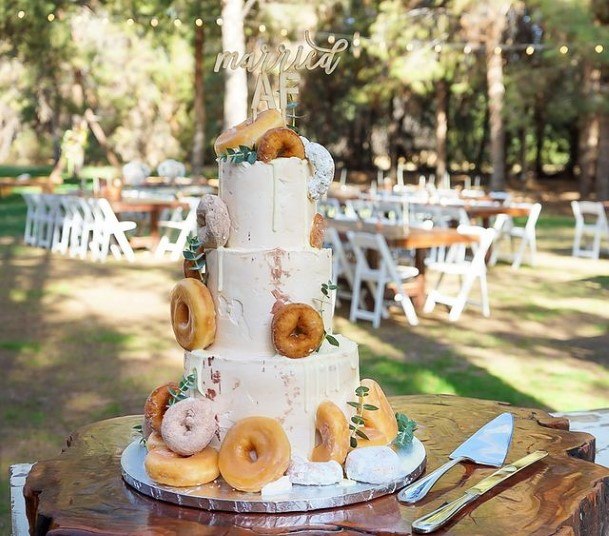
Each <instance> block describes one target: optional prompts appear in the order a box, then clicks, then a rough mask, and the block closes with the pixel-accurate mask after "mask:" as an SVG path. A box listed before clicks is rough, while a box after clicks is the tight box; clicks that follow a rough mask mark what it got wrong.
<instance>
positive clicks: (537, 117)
mask: <svg viewBox="0 0 609 536" xmlns="http://www.w3.org/2000/svg"><path fill="white" fill-rule="evenodd" d="M544 106H545V105H544V96H543V94H539V95H537V97H536V98H535V109H534V110H533V122H534V123H535V178H540V177H542V176H543V144H544V140H545V131H546V119H545V113H544V112H545V110H544Z"/></svg>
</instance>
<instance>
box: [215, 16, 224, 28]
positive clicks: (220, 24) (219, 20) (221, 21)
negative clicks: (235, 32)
mask: <svg viewBox="0 0 609 536" xmlns="http://www.w3.org/2000/svg"><path fill="white" fill-rule="evenodd" d="M216 24H217V25H218V26H222V24H224V21H223V20H222V17H218V18H217V19H216Z"/></svg>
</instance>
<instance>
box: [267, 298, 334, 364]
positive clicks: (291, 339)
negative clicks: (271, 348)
mask: <svg viewBox="0 0 609 536" xmlns="http://www.w3.org/2000/svg"><path fill="white" fill-rule="evenodd" d="M271 336H272V338H273V344H274V345H275V350H277V352H278V353H279V354H281V355H284V356H286V357H291V358H298V357H305V356H308V355H309V354H310V353H311V352H314V351H315V350H316V349H317V348H319V345H320V344H321V342H322V341H323V338H324V323H323V320H322V318H321V315H320V314H319V313H318V312H317V311H316V310H315V309H313V307H311V306H310V305H307V304H306V303H288V304H287V305H284V306H283V307H281V308H280V309H279V310H278V311H277V312H276V313H275V314H274V315H273V321H272V323H271Z"/></svg>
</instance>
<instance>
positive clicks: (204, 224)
mask: <svg viewBox="0 0 609 536" xmlns="http://www.w3.org/2000/svg"><path fill="white" fill-rule="evenodd" d="M197 227H198V231H197V236H198V237H199V241H200V242H201V245H202V246H203V247H204V248H221V247H224V245H225V244H226V242H227V241H228V234H229V232H230V216H229V215H228V208H227V207H226V203H224V201H222V199H220V198H219V197H218V196H217V195H211V194H205V195H204V196H203V197H202V198H201V201H199V205H198V206H197Z"/></svg>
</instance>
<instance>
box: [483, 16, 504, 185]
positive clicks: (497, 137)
mask: <svg viewBox="0 0 609 536" xmlns="http://www.w3.org/2000/svg"><path fill="white" fill-rule="evenodd" d="M497 24H499V23H497ZM499 35H501V33H500V32H499ZM486 79H487V83H488V107H489V125H490V141H491V165H492V167H493V174H492V176H491V185H490V186H491V189H492V190H504V189H505V129H504V126H503V97H504V95H505V87H504V85H503V58H502V56H501V54H495V46H488V47H487V51H486Z"/></svg>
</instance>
